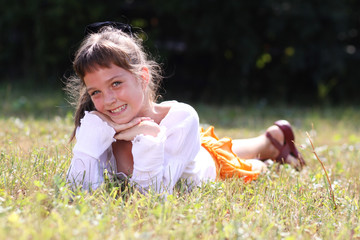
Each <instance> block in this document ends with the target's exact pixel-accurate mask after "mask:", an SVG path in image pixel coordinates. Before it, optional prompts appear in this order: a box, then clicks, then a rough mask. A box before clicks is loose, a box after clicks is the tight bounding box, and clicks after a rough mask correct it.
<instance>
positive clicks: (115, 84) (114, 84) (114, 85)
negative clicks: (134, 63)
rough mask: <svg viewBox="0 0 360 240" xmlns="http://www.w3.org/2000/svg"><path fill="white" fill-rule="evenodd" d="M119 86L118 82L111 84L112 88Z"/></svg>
mask: <svg viewBox="0 0 360 240" xmlns="http://www.w3.org/2000/svg"><path fill="white" fill-rule="evenodd" d="M120 84H121V82H119V81H116V82H113V84H112V85H113V87H117V86H119V85H120Z"/></svg>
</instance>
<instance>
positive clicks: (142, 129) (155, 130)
mask: <svg viewBox="0 0 360 240" xmlns="http://www.w3.org/2000/svg"><path fill="white" fill-rule="evenodd" d="M159 132H160V126H159V125H158V124H157V123H155V122H154V121H153V120H143V121H141V122H140V123H139V124H137V125H134V126H133V127H131V128H127V129H125V130H123V131H120V132H118V134H115V137H114V138H115V139H117V140H125V141H132V140H133V139H134V138H135V137H136V136H137V135H139V134H144V135H150V136H153V137H156V136H157V135H158V134H159Z"/></svg>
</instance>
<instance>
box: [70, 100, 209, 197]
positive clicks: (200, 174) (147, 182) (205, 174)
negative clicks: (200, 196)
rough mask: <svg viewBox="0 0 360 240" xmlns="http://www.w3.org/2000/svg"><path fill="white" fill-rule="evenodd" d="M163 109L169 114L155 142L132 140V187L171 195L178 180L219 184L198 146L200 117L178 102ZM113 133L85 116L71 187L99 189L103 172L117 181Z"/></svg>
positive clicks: (144, 138) (75, 151)
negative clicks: (113, 176)
mask: <svg viewBox="0 0 360 240" xmlns="http://www.w3.org/2000/svg"><path fill="white" fill-rule="evenodd" d="M161 104H166V105H170V106H171V108H170V110H169V112H168V114H167V115H166V116H165V118H164V119H163V120H162V121H161V122H160V124H159V126H160V129H161V130H160V133H159V134H158V135H157V136H156V137H153V136H149V135H143V134H140V135H137V136H136V137H135V138H134V139H133V140H132V155H133V160H134V170H133V174H132V175H131V177H130V181H131V182H132V183H133V184H134V185H135V186H138V187H139V188H141V189H144V190H149V189H150V188H151V189H152V190H154V191H157V192H163V191H167V192H172V189H173V187H174V186H175V184H176V183H177V182H178V180H179V179H186V181H187V183H188V184H192V185H200V184H201V183H202V182H206V181H208V180H215V178H216V167H215V163H214V161H213V159H212V158H211V155H210V154H209V153H208V152H207V150H206V149H204V148H202V147H201V145H200V134H199V117H198V115H197V112H196V111H195V110H194V109H193V108H192V107H191V106H190V105H187V104H184V103H179V102H176V101H167V102H163V103H161ZM114 135H115V130H114V129H113V128H112V127H110V126H109V125H108V124H107V123H106V122H105V121H103V120H102V119H100V118H99V117H98V116H96V115H95V114H91V113H89V112H86V113H85V116H84V118H83V119H81V125H80V127H78V129H77V131H76V140H77V142H76V144H75V146H74V149H73V158H72V161H71V165H70V168H69V170H68V175H67V181H68V182H69V183H70V184H71V185H72V186H75V187H76V186H82V187H83V189H86V190H88V189H90V188H91V189H96V188H98V187H99V186H100V185H101V184H102V183H103V181H104V171H105V169H106V170H107V171H108V172H109V173H110V174H113V175H119V174H122V173H117V172H116V169H117V168H116V160H115V157H114V154H113V152H112V145H111V144H112V143H113V142H114V141H116V140H115V139H114Z"/></svg>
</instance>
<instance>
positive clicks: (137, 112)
mask: <svg viewBox="0 0 360 240" xmlns="http://www.w3.org/2000/svg"><path fill="white" fill-rule="evenodd" d="M84 82H85V85H86V89H87V92H88V93H89V95H90V96H91V100H92V101H93V103H94V105H95V108H96V110H97V111H99V112H101V113H103V114H105V115H107V116H108V117H110V118H111V119H112V120H113V121H114V122H115V123H118V124H123V123H128V122H130V121H131V120H132V119H133V118H135V117H139V116H145V115H146V113H147V112H148V110H149V109H150V104H149V103H150V102H149V100H148V98H147V97H146V96H145V95H146V94H145V89H146V85H145V84H144V82H143V81H141V80H139V79H138V78H136V76H135V75H134V74H132V73H131V72H129V71H127V70H125V69H123V68H121V67H118V66H116V65H114V64H112V65H111V66H110V67H109V68H104V67H98V68H96V69H95V70H94V71H92V72H89V73H86V74H85V76H84Z"/></svg>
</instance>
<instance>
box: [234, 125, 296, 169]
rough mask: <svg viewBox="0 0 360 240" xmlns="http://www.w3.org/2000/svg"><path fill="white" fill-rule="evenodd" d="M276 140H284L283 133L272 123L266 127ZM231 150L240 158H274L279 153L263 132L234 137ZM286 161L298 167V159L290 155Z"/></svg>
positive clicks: (281, 141)
mask: <svg viewBox="0 0 360 240" xmlns="http://www.w3.org/2000/svg"><path fill="white" fill-rule="evenodd" d="M267 132H269V133H270V134H271V136H273V137H274V138H275V139H276V140H277V141H278V142H280V143H283V142H284V134H283V133H282V131H281V130H280V128H279V127H277V126H275V125H273V126H271V127H269V128H268V129H267ZM232 150H233V151H234V153H235V154H236V155H237V156H238V157H240V158H242V159H255V158H256V159H260V160H267V159H275V158H276V157H277V156H278V155H279V150H277V148H275V146H274V145H273V144H272V143H271V142H270V140H269V139H268V138H267V137H266V135H265V134H263V135H260V136H258V137H255V138H249V139H234V140H233V147H232ZM286 160H287V162H288V163H290V164H291V165H292V166H294V167H299V166H300V164H299V161H297V159H296V158H295V157H293V156H292V155H289V156H288V157H287V159H286ZM298 165H299V166H298Z"/></svg>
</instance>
